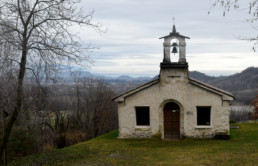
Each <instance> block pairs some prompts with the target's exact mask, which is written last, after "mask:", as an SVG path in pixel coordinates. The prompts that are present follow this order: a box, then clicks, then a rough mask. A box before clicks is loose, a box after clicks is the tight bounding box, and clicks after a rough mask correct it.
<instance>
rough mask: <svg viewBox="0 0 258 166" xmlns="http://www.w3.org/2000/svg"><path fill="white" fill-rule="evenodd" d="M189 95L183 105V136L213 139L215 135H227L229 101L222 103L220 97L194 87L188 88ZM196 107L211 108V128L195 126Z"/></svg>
mask: <svg viewBox="0 0 258 166" xmlns="http://www.w3.org/2000/svg"><path fill="white" fill-rule="evenodd" d="M188 92H189V95H188V96H187V98H186V101H191V102H188V103H184V106H185V123H184V135H185V136H188V137H199V138H206V137H213V136H215V135H216V134H228V135H229V115H230V105H229V101H223V100H222V96H220V95H217V94H214V93H212V92H209V91H208V90H204V89H201V88H199V87H196V86H194V85H189V87H188ZM196 106H211V126H210V127H205V128H203V127H198V126H197V109H196Z"/></svg>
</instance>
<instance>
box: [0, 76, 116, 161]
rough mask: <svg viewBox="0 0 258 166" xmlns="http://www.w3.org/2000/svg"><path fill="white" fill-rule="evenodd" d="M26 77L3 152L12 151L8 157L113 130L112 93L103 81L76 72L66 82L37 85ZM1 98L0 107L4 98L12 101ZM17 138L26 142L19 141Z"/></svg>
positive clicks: (113, 108)
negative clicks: (18, 113) (18, 112)
mask: <svg viewBox="0 0 258 166" xmlns="http://www.w3.org/2000/svg"><path fill="white" fill-rule="evenodd" d="M1 80H2V79H1ZM28 80H29V79H27V80H26V84H27V86H26V84H25V87H24V98H23V103H24V104H23V106H22V110H21V111H22V113H21V114H20V116H19V117H18V119H17V121H16V123H15V127H14V130H13V133H12V134H11V138H10V142H9V144H8V145H7V148H8V150H7V151H9V150H10V151H12V154H10V152H9V156H10V155H11V156H10V157H14V156H17V155H18V156H23V155H28V154H31V153H35V152H40V151H44V150H48V149H52V148H62V147H64V146H68V145H72V144H75V143H78V142H82V141H85V140H87V139H91V138H94V137H96V136H99V135H101V134H104V133H106V132H108V131H111V130H114V129H117V123H118V121H117V109H116V103H115V102H112V101H111V99H112V97H114V95H115V94H114V92H113V91H112V89H111V87H110V86H109V85H108V84H107V83H105V82H104V81H103V80H101V79H93V78H80V77H79V76H78V75H77V76H74V82H73V83H69V84H68V83H67V84H64V83H63V84H59V83H57V82H55V83H53V82H52V83H51V84H50V83H49V82H48V83H46V84H44V85H38V84H36V83H34V82H29V81H28ZM0 83H1V85H2V86H1V87H0V91H4V90H7V91H10V92H11V89H8V84H7V83H6V82H3V81H0ZM1 97H2V95H1ZM2 98H3V97H2ZM2 98H1V100H0V101H1V102H0V107H1V108H4V106H8V105H9V104H10V103H7V101H12V102H13V100H14V98H13V97H12V96H7V97H6V98H4V99H5V100H3V99H2ZM10 108H11V107H10ZM1 110H2V109H1ZM7 110H8V109H7ZM1 120H2V117H1ZM1 131H2V130H0V133H1V134H2V132H1ZM21 133H23V134H21ZM19 140H30V142H28V141H25V142H24V143H23V144H22V142H20V141H19ZM15 142H16V143H15ZM26 144H30V146H26ZM28 148H29V149H28ZM21 149H22V150H21ZM15 152H17V153H15ZM18 153H19V154H18Z"/></svg>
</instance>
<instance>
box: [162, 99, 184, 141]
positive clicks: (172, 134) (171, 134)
mask: <svg viewBox="0 0 258 166" xmlns="http://www.w3.org/2000/svg"><path fill="white" fill-rule="evenodd" d="M163 111H164V114H163V115H164V139H179V138H180V107H179V106H178V104H176V103H174V102H169V103H167V104H166V105H165V106H164V109H163Z"/></svg>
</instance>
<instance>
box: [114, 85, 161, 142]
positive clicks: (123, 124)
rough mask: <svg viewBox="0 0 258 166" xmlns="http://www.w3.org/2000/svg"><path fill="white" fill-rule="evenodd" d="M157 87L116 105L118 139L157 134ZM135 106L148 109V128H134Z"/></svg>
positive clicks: (144, 90) (133, 95) (131, 96)
mask: <svg viewBox="0 0 258 166" xmlns="http://www.w3.org/2000/svg"><path fill="white" fill-rule="evenodd" d="M158 94H159V85H158V84H156V85H153V86H151V87H148V88H146V89H143V90H142V91H140V92H138V93H136V94H132V95H130V96H128V97H126V98H125V101H124V102H123V103H119V105H118V116H119V138H134V137H144V138H148V137H151V136H152V135H154V134H157V133H159V112H158V107H159V104H160V103H159V104H157V103H158V102H159V101H160V99H159V95H158ZM136 106H149V107H150V126H143V127H142V126H136V114H135V107H136Z"/></svg>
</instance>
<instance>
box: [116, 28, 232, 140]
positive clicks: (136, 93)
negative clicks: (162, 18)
mask: <svg viewBox="0 0 258 166" xmlns="http://www.w3.org/2000/svg"><path fill="white" fill-rule="evenodd" d="M160 39H164V42H163V49H164V51H163V54H164V58H163V62H161V63H160V74H159V77H158V78H157V79H155V80H152V81H150V82H148V83H146V84H144V85H142V86H139V87H137V88H135V89H133V90H130V91H128V92H126V93H124V94H121V95H119V96H117V97H115V98H114V99H113V100H115V101H116V102H117V103H118V120H119V138H135V137H144V138H149V137H152V136H154V135H156V136H157V135H160V136H161V138H162V139H181V138H183V137H198V138H210V137H213V136H215V135H218V134H219V135H221V134H222V135H229V116H230V101H233V100H234V96H233V95H232V94H230V93H229V92H226V91H224V90H221V89H218V88H216V87H213V86H211V85H208V84H206V83H203V82H200V81H198V80H195V79H193V78H190V77H189V71H188V63H187V60H186V39H190V38H189V37H187V36H183V35H181V34H179V33H178V32H177V31H176V28H175V25H173V29H172V32H171V33H169V35H167V36H164V37H161V38H160ZM177 49H179V51H177ZM171 51H172V53H177V52H178V53H179V58H178V61H177V62H171V59H170V53H171Z"/></svg>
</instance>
